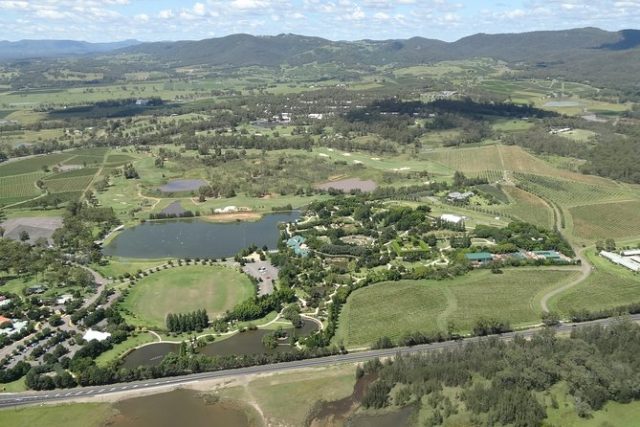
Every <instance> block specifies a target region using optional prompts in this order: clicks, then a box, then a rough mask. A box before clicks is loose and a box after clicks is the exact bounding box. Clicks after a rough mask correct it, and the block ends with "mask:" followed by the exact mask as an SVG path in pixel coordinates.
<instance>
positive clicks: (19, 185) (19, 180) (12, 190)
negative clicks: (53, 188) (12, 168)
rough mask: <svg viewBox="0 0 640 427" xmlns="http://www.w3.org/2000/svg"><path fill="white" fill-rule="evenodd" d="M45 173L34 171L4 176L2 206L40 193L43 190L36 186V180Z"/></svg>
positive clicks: (1, 196)
mask: <svg viewBox="0 0 640 427" xmlns="http://www.w3.org/2000/svg"><path fill="white" fill-rule="evenodd" d="M43 175H44V173H42V172H32V173H26V174H22V175H13V176H5V177H3V178H2V179H1V180H0V206H3V205H8V204H11V203H18V202H21V201H24V200H28V199H31V198H33V197H36V196H37V195H39V194H40V193H41V191H40V189H39V188H38V187H37V186H36V181H38V179H40V178H41V177H42V176H43Z"/></svg>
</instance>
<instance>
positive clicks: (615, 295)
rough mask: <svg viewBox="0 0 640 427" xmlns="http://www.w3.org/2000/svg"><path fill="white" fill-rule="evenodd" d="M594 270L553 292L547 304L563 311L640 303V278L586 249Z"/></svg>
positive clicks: (564, 312)
mask: <svg viewBox="0 0 640 427" xmlns="http://www.w3.org/2000/svg"><path fill="white" fill-rule="evenodd" d="M587 256H588V257H589V260H590V262H591V264H592V265H593V266H594V270H593V272H592V273H591V275H590V276H589V277H588V278H587V279H586V280H585V281H584V282H582V283H580V284H578V285H576V286H574V287H572V288H570V289H568V290H567V291H565V292H563V293H561V294H559V295H557V296H556V297H554V298H553V299H552V300H551V301H550V302H549V305H550V307H551V309H552V310H556V311H559V312H560V313H563V314H567V313H568V312H569V311H571V310H580V309H587V310H599V309H606V308H613V307H618V306H621V305H626V304H630V303H633V302H640V278H638V275H637V274H634V273H632V272H631V270H627V269H626V268H624V267H621V266H619V265H615V264H612V263H611V262H609V261H607V260H606V259H604V258H602V257H600V256H598V255H596V254H595V249H592V250H589V251H587Z"/></svg>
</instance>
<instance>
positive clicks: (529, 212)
mask: <svg viewBox="0 0 640 427" xmlns="http://www.w3.org/2000/svg"><path fill="white" fill-rule="evenodd" d="M502 190H503V191H504V192H505V193H507V194H508V195H509V197H510V198H511V204H510V205H508V206H506V207H504V208H503V209H504V212H505V213H507V214H509V215H512V216H514V217H517V218H519V219H521V220H522V221H525V222H529V223H531V224H535V225H539V226H542V227H547V228H551V227H553V212H552V210H551V209H550V208H549V206H548V205H547V204H546V203H545V202H544V201H543V200H542V199H541V198H540V197H538V196H536V195H534V194H531V193H527V192H526V191H524V190H521V189H519V188H517V187H511V186H503V187H502Z"/></svg>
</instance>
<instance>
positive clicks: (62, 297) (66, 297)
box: [56, 294, 73, 304]
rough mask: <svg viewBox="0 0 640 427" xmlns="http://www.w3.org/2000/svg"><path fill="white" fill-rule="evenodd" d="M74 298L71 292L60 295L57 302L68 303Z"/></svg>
mask: <svg viewBox="0 0 640 427" xmlns="http://www.w3.org/2000/svg"><path fill="white" fill-rule="evenodd" d="M72 299H73V295H71V294H64V295H60V296H59V297H58V299H57V300H56V304H66V303H67V301H71V300H72Z"/></svg>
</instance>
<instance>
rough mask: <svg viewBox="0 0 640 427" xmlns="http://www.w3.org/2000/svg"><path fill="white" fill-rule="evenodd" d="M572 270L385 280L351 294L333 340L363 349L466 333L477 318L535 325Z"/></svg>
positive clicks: (477, 273)
mask: <svg viewBox="0 0 640 427" xmlns="http://www.w3.org/2000/svg"><path fill="white" fill-rule="evenodd" d="M576 274H577V272H576V271H568V270H567V271H555V270H544V269H528V268H519V269H507V270H504V274H500V275H495V274H491V272H489V271H486V270H483V271H478V272H473V273H471V274H469V275H467V276H464V277H460V278H456V279H452V280H447V281H406V280H405V281H399V282H384V283H378V284H375V285H371V286H369V287H366V288H363V289H359V290H357V291H355V292H354V293H353V294H352V295H351V296H350V297H349V300H348V301H347V304H345V306H344V308H343V310H342V313H341V315H340V322H339V325H338V331H337V333H336V338H335V339H336V342H337V341H342V342H343V343H344V344H345V345H346V346H347V347H361V346H366V345H368V344H370V343H372V342H373V341H375V340H376V339H377V338H379V337H380V336H383V335H386V336H388V337H390V338H392V339H394V338H398V337H399V336H400V335H401V334H402V333H404V332H413V331H425V332H435V331H438V330H441V331H444V330H446V329H447V327H448V326H450V325H452V326H453V327H454V328H455V329H457V330H460V331H463V332H465V331H469V330H470V329H471V328H472V327H473V325H474V323H475V322H476V321H477V320H478V319H479V318H481V317H487V318H498V319H499V320H508V321H509V322H511V325H512V326H516V327H517V326H524V325H527V324H534V323H538V321H539V319H540V313H541V312H540V304H539V299H540V297H541V295H542V294H543V293H545V292H546V291H547V290H549V289H552V288H554V287H556V286H560V285H561V284H563V283H566V282H567V281H569V280H570V279H571V278H573V277H575V276H576Z"/></svg>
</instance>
